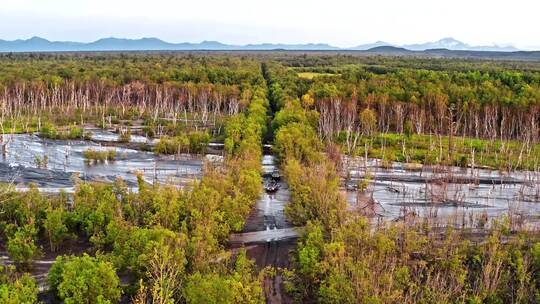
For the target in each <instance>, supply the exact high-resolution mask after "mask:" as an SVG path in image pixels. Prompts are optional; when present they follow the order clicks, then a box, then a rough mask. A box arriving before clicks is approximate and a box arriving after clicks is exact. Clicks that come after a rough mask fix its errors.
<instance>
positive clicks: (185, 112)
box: [0, 53, 540, 304]
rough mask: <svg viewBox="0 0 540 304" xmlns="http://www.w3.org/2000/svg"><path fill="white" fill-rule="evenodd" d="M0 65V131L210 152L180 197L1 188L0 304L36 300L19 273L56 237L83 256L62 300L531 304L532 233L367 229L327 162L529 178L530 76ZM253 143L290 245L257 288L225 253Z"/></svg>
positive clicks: (489, 70) (335, 63)
mask: <svg viewBox="0 0 540 304" xmlns="http://www.w3.org/2000/svg"><path fill="white" fill-rule="evenodd" d="M0 61H1V62H0V63H1V64H0V75H1V76H0V86H1V90H0V92H2V93H0V94H2V95H1V96H0V100H2V101H3V103H2V116H1V120H0V122H1V127H2V130H3V132H6V133H7V132H28V131H40V134H41V136H44V137H48V138H54V139H75V138H77V139H81V138H84V131H83V130H84V128H83V127H84V126H85V125H88V124H94V125H98V126H101V127H107V126H113V125H114V126H115V127H118V128H122V129H123V130H126V131H125V132H126V134H127V132H128V131H129V130H130V127H132V126H141V127H143V128H142V130H143V132H144V133H145V134H146V135H147V136H149V137H159V138H160V140H159V142H158V144H157V145H156V146H155V152H158V153H166V154H177V153H203V152H204V151H205V149H206V148H207V146H208V144H209V143H210V141H211V140H216V139H217V140H221V141H223V143H224V150H225V151H224V155H225V157H224V160H223V162H222V163H206V164H205V168H204V175H203V177H202V179H201V180H200V181H197V182H194V183H193V184H191V185H190V186H189V187H187V188H184V189H179V188H177V187H174V186H171V185H158V184H155V185H150V184H146V183H145V182H144V181H143V178H142V176H139V184H138V191H136V192H133V191H129V190H128V188H127V186H126V185H125V184H124V182H123V181H121V180H118V181H117V182H116V183H114V184H99V183H98V184H94V183H84V182H81V181H76V192H75V194H73V197H72V198H71V196H70V195H66V194H60V195H52V196H51V195H45V194H40V193H39V192H38V191H37V190H36V189H35V188H32V189H31V190H30V191H28V192H25V193H20V192H16V191H14V190H13V189H10V188H6V190H5V191H2V192H1V193H2V194H1V195H0V202H1V204H0V232H1V233H0V239H1V240H2V242H3V244H5V245H3V247H5V248H2V249H5V250H6V251H7V253H8V254H9V256H10V258H11V260H13V262H14V263H15V266H16V268H10V267H6V268H4V269H2V273H1V274H0V299H1V300H2V302H6V303H19V302H22V303H32V302H35V301H36V297H37V292H38V291H37V287H36V282H35V281H34V280H33V279H32V278H30V277H29V276H28V275H25V274H23V273H25V272H26V271H29V270H31V267H32V266H33V263H32V261H34V260H36V259H39V258H40V256H41V255H42V254H43V252H44V251H47V252H55V251H59V250H60V249H61V248H62V247H64V246H69V245H70V243H71V242H72V241H73V240H83V241H84V242H86V243H87V244H88V250H87V254H85V255H82V256H69V255H60V256H59V257H58V259H57V260H56V262H55V263H54V265H53V267H52V269H51V271H50V273H49V275H48V279H47V280H48V285H49V288H50V291H49V292H50V294H51V295H52V296H53V297H55V298H56V299H57V300H62V301H64V302H65V303H116V302H118V301H119V300H120V299H122V298H123V299H126V300H130V301H132V302H134V303H141V304H142V303H261V302H264V296H263V287H262V282H263V281H264V280H263V279H264V276H265V275H269V274H277V273H279V274H280V275H282V276H283V277H284V278H285V286H286V289H287V291H288V293H289V295H290V296H292V297H293V298H294V299H295V300H296V301H298V302H308V303H312V302H318V303H536V302H538V301H540V245H539V244H540V243H538V242H537V237H536V234H535V233H534V231H533V232H530V231H519V230H516V229H513V227H512V225H511V224H510V222H509V221H510V220H509V219H508V218H504V217H503V218H501V219H499V220H498V221H495V222H493V223H491V224H490V225H488V226H487V227H486V228H485V229H484V231H483V233H482V234H481V235H480V237H478V238H471V237H468V235H469V234H470V233H471V231H468V230H467V229H466V228H463V229H452V228H443V229H435V228H434V227H430V226H429V225H408V224H407V223H397V224H395V223H394V224H385V225H382V226H377V227H376V228H374V227H373V225H372V223H371V220H370V219H369V218H366V217H364V216H362V215H361V214H359V213H358V212H355V211H354V210H352V211H351V210H350V209H349V208H348V205H347V201H346V199H345V198H344V196H343V195H342V193H341V192H340V185H341V182H340V175H339V172H340V170H341V166H342V165H343V164H342V162H341V160H342V156H343V155H344V154H349V155H351V156H358V155H359V156H364V155H367V156H368V157H376V158H381V159H382V160H383V161H384V162H387V163H391V162H392V161H401V162H417V163H421V164H424V165H457V166H464V167H465V166H472V167H474V166H489V167H494V168H497V169H504V170H516V169H523V168H526V169H531V170H537V169H538V161H537V160H538V156H539V153H540V152H539V150H538V149H539V148H538V139H539V135H540V133H539V132H540V129H539V126H540V125H539V121H540V117H539V115H540V107H539V104H538V102H539V101H540V73H539V72H538V69H539V66H538V64H537V63H529V62H491V61H490V62H487V61H471V60H449V59H425V58H424V59H422V58H391V57H356V56H348V55H347V56H346V55H332V56H330V55H325V54H318V55H313V54H309V55H308V54H306V55H303V54H289V53H260V54H252V55H249V56H248V55H246V54H243V53H240V54H237V55H234V54H227V55H222V54H204V55H201V54H187V53H173V54H137V53H134V54H47V55H44V54H31V55H4V56H2V57H1V58H0ZM298 73H310V74H309V77H301V76H305V74H303V75H300V76H299V75H298ZM59 113H63V114H62V115H58V114H59ZM59 130H61V131H59ZM129 132H130V131H129ZM121 134H122V133H121ZM126 137H127V136H126ZM265 139H266V140H272V141H273V149H274V152H275V154H276V155H277V157H278V158H279V161H280V166H281V169H282V172H283V173H284V177H285V179H286V181H287V183H288V186H289V190H290V193H291V198H290V202H289V203H288V205H287V207H286V210H285V212H286V215H287V217H288V219H289V220H290V221H291V222H292V223H293V224H295V225H297V226H305V229H304V230H305V234H304V235H303V236H302V237H301V239H300V240H299V242H298V246H297V248H296V250H295V251H294V252H292V253H291V258H292V261H293V268H291V269H275V270H276V271H262V272H260V273H257V272H256V271H255V268H254V265H253V262H252V261H250V260H249V259H248V258H247V256H246V253H245V251H244V250H240V251H239V252H238V253H236V254H232V253H231V252H230V251H228V250H226V248H227V242H228V238H229V235H230V234H231V233H232V232H238V231H241V230H242V228H243V226H244V223H245V220H246V218H247V216H248V215H249V213H250V211H251V209H252V207H253V205H254V203H255V201H256V200H257V199H258V197H259V194H260V191H261V183H262V178H261V158H262V143H263V141H264V140H265ZM127 141H129V140H127ZM85 157H86V158H87V159H89V160H90V159H92V160H96V161H101V160H105V159H109V160H112V158H114V157H111V155H109V153H108V152H98V151H87V152H86V153H85ZM468 233H469V234H468ZM120 278H123V279H125V280H122V282H126V283H122V284H121V283H120V282H121V280H120Z"/></svg>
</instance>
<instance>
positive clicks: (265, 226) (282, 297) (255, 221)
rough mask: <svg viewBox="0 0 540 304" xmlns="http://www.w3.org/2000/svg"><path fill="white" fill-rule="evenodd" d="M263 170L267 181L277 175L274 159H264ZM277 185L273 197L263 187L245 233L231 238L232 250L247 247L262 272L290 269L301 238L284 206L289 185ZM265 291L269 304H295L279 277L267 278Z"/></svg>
mask: <svg viewBox="0 0 540 304" xmlns="http://www.w3.org/2000/svg"><path fill="white" fill-rule="evenodd" d="M262 167H263V175H264V176H265V179H267V178H270V176H271V174H272V173H273V172H275V171H277V164H276V160H275V157H274V156H273V155H270V154H266V155H264V156H263V159H262ZM278 183H279V189H278V190H277V191H276V192H273V193H268V192H266V191H265V190H264V186H263V185H261V188H262V194H261V197H260V198H259V200H258V201H257V203H256V205H255V207H254V208H253V211H252V213H251V214H250V216H249V218H248V219H247V221H246V224H245V226H244V230H243V232H241V233H236V234H233V235H231V237H230V242H229V244H230V247H231V249H233V250H235V249H237V248H241V247H244V248H245V249H246V251H247V255H248V257H249V258H251V259H253V260H254V261H255V264H256V265H257V268H258V269H259V270H260V269H263V268H265V267H266V266H273V267H279V268H289V267H290V260H289V256H290V252H291V250H293V249H294V248H295V247H296V239H297V238H298V235H299V231H298V230H297V228H294V227H292V225H291V224H290V223H289V222H288V221H287V219H286V217H285V206H286V204H287V203H288V201H289V198H290V193H289V189H288V187H287V183H286V182H285V181H284V180H283V179H280V180H279V182H278ZM263 287H264V293H265V296H266V300H267V301H266V302H267V303H292V300H291V299H289V298H288V297H287V295H286V293H285V292H284V287H283V282H282V278H281V275H280V274H277V275H276V276H274V277H273V278H266V279H265V281H264V283H263Z"/></svg>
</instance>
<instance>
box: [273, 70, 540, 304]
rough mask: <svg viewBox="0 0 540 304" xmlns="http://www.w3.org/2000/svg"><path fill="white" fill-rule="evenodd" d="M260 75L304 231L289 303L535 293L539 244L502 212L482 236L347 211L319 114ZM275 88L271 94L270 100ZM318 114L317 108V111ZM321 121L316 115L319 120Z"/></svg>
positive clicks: (521, 299)
mask: <svg viewBox="0 0 540 304" xmlns="http://www.w3.org/2000/svg"><path fill="white" fill-rule="evenodd" d="M277 70H278V71H277V72H276V71H275V70H270V72H269V73H267V74H268V78H269V83H270V84H271V88H273V89H276V88H277V90H276V91H271V92H270V96H272V97H273V98H272V100H271V101H272V103H274V104H277V105H280V106H279V108H280V109H281V110H280V111H279V112H278V113H277V114H276V116H275V119H274V122H273V125H274V127H275V128H276V129H275V131H276V136H275V149H276V152H277V153H278V155H279V157H280V159H281V161H282V166H283V168H284V172H285V176H286V178H287V181H288V182H289V185H290V190H291V201H290V203H289V205H288V206H287V210H286V214H287V216H288V217H289V219H290V220H291V221H292V222H293V223H295V224H296V225H306V226H305V227H306V228H305V233H306V234H305V235H304V236H303V237H302V239H301V240H300V241H299V243H298V248H297V250H296V251H295V253H294V254H293V263H294V265H295V266H294V268H293V269H292V270H291V271H284V276H285V277H286V278H287V279H286V283H285V284H286V287H287V290H288V292H289V293H290V294H291V296H293V297H294V299H295V300H296V301H298V302H317V303H458V302H460V303H464V302H465V303H536V302H537V301H539V300H540V243H535V242H533V240H534V237H533V236H531V235H527V234H526V233H524V232H523V233H522V232H519V233H518V235H515V234H514V235H511V233H510V229H509V226H508V220H507V219H505V218H503V219H501V220H500V221H496V222H494V223H493V225H492V226H491V227H492V228H491V230H489V231H487V232H486V233H487V235H488V236H487V238H486V240H485V241H484V242H471V241H469V240H467V239H466V238H465V237H464V236H463V234H462V233H461V232H460V231H454V230H452V229H448V230H446V231H445V232H444V233H442V235H441V234H440V233H435V232H434V231H431V230H430V228H429V227H418V226H412V227H411V226H407V225H405V224H388V225H387V226H383V227H379V228H377V229H373V228H372V227H371V225H370V224H369V220H368V219H366V218H364V217H363V216H361V215H360V214H359V213H357V212H354V211H350V210H347V203H346V201H345V198H344V197H343V196H342V194H341V193H340V192H339V178H338V176H337V173H336V167H337V166H339V157H336V156H335V155H336V154H339V152H336V148H335V147H334V146H333V145H332V141H325V142H322V141H320V139H319V138H318V137H317V133H316V131H315V130H316V127H317V123H319V120H318V119H317V116H318V113H316V112H315V111H314V110H312V108H311V107H310V106H309V105H308V104H304V105H302V104H300V102H299V101H298V100H297V99H296V96H295V95H292V96H291V95H287V94H284V93H283V92H294V88H291V87H288V86H287V84H286V83H280V81H281V80H283V79H284V78H279V77H277V76H276V75H279V68H277ZM277 96H279V98H280V99H275V98H276V97H277ZM321 116H322V114H321ZM320 119H321V120H322V119H323V118H322V117H321V118H320Z"/></svg>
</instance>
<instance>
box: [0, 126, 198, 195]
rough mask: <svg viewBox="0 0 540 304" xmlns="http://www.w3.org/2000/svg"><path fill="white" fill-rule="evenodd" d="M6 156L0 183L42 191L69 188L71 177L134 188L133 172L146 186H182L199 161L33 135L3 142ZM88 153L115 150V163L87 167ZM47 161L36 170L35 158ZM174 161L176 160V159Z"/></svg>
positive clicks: (2, 157)
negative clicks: (120, 182) (121, 181)
mask: <svg viewBox="0 0 540 304" xmlns="http://www.w3.org/2000/svg"><path fill="white" fill-rule="evenodd" d="M4 142H5V143H7V151H6V153H2V155H0V181H2V182H14V183H15V184H16V185H18V186H19V187H21V188H24V186H27V185H28V184H29V183H35V184H37V185H38V186H39V187H40V188H42V189H47V188H51V190H54V189H59V188H63V187H66V188H69V187H71V186H72V185H73V183H72V181H71V176H72V175H73V173H79V174H80V177H81V178H82V179H83V180H89V181H104V182H112V181H114V180H115V179H116V178H117V177H121V178H122V179H124V180H125V181H126V182H127V184H128V185H129V186H135V185H136V180H137V179H136V175H135V174H136V172H143V174H144V178H145V180H146V181H147V182H153V181H159V182H161V183H165V182H169V183H174V184H180V185H181V184H185V183H188V182H189V181H191V180H193V179H196V178H200V176H201V174H202V164H203V158H202V157H200V156H193V155H180V157H178V156H176V155H175V156H161V155H156V154H154V153H151V152H145V151H139V150H134V149H127V148H122V147H102V146H101V145H100V144H99V143H96V142H93V141H86V140H48V139H42V138H40V137H38V136H36V135H28V134H18V135H9V136H6V137H5V138H4ZM88 149H94V150H116V160H115V161H107V162H103V163H88V162H87V161H86V160H85V158H84V156H83V153H84V151H86V150H88ZM45 156H46V157H47V158H48V161H47V166H46V167H43V166H42V167H41V168H40V167H39V166H38V164H37V163H36V158H41V159H43V158H44V157H45ZM176 158H178V159H176Z"/></svg>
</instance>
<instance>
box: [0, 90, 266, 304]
mask: <svg viewBox="0 0 540 304" xmlns="http://www.w3.org/2000/svg"><path fill="white" fill-rule="evenodd" d="M246 94H249V100H250V103H249V105H248V107H247V109H246V111H245V112H244V113H239V114H237V115H236V116H233V117H231V118H230V119H229V120H228V123H227V124H226V146H227V153H226V157H225V160H224V163H223V164H220V165H216V164H211V163H208V164H206V166H205V169H204V176H203V177H202V180H201V181H199V182H195V183H194V184H193V185H192V186H190V187H188V189H185V190H180V189H177V188H175V187H173V186H164V185H149V184H146V183H145V182H144V181H143V179H142V177H140V178H139V189H138V192H131V191H129V190H128V189H127V187H126V185H125V184H124V183H123V182H122V181H121V180H118V181H117V182H116V183H114V184H89V183H83V182H80V181H76V192H75V194H74V197H73V201H72V202H70V199H69V197H68V196H67V195H60V196H47V195H42V194H40V193H39V192H38V191H37V189H35V188H34V189H32V190H30V191H29V192H26V193H18V192H15V191H13V189H5V191H3V192H2V196H1V200H2V204H0V228H1V229H0V231H1V234H0V238H1V239H2V243H5V244H6V246H5V249H6V250H7V252H8V254H9V256H10V258H11V259H12V260H13V261H14V262H15V265H16V266H17V268H16V269H11V268H6V269H3V270H2V275H1V276H0V302H2V303H33V302H35V301H36V297H37V292H38V289H37V286H36V281H35V280H34V279H32V278H30V277H29V276H27V275H23V276H20V275H18V273H21V272H23V271H26V270H29V269H30V268H31V267H32V266H33V263H32V262H33V261H34V260H35V259H39V257H40V256H41V255H42V254H43V253H44V251H45V252H57V251H60V253H62V252H64V250H65V249H64V248H72V249H73V248H74V250H77V249H76V248H83V249H81V250H83V251H84V252H87V253H89V254H91V255H87V253H85V254H84V255H82V256H81V255H73V256H72V255H66V254H65V255H60V256H59V257H58V258H57V259H56V262H55V263H54V264H53V266H52V269H51V271H50V273H49V275H48V278H47V283H48V286H49V288H50V293H52V295H53V296H54V297H56V298H59V299H61V300H62V301H64V302H65V303H68V304H69V303H116V302H118V301H119V300H120V298H121V297H122V296H124V297H128V298H131V300H132V301H133V302H134V303H139V304H142V303H262V302H264V296H263V292H262V287H261V282H260V280H259V277H258V275H257V274H256V273H255V272H254V265H253V263H252V261H250V260H249V259H248V258H247V257H246V254H245V251H243V250H241V251H240V252H239V254H238V255H237V256H236V257H234V258H233V257H232V256H231V253H230V252H227V251H225V250H224V244H225V243H226V242H227V240H228V237H229V234H230V233H231V232H233V231H240V230H241V229H242V228H243V225H244V222H245V219H246V217H247V215H248V214H249V212H250V210H251V208H252V207H253V204H254V202H255V201H256V200H257V198H258V196H259V194H260V193H259V192H260V189H261V186H260V185H261V172H260V171H261V165H260V164H261V154H262V152H261V143H262V136H263V134H264V133H265V130H266V124H267V110H268V101H267V100H266V98H265V96H266V92H265V89H264V88H263V87H256V88H254V89H253V90H250V91H249V92H246ZM119 274H120V275H121V277H122V278H125V280H126V281H127V282H128V283H127V284H125V285H122V286H121V284H120V279H119V276H118V275H119Z"/></svg>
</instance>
